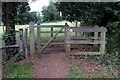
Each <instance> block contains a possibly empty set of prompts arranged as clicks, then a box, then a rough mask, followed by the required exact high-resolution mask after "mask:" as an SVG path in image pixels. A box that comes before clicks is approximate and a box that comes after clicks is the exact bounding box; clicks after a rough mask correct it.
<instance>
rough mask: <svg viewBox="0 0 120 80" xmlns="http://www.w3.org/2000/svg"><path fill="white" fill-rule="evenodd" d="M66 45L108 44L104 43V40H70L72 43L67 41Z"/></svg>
mask: <svg viewBox="0 0 120 80" xmlns="http://www.w3.org/2000/svg"><path fill="white" fill-rule="evenodd" d="M66 43H69V44H106V41H102V40H94V41H92V40H70V41H66Z"/></svg>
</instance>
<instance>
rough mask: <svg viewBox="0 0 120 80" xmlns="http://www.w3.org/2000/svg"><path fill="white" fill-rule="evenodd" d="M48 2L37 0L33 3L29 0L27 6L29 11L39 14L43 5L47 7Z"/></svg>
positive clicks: (48, 0)
mask: <svg viewBox="0 0 120 80" xmlns="http://www.w3.org/2000/svg"><path fill="white" fill-rule="evenodd" d="M49 2H50V0H37V1H35V2H31V0H30V1H29V5H30V8H31V10H30V11H39V12H41V10H42V7H43V6H44V5H46V6H48V5H49Z"/></svg>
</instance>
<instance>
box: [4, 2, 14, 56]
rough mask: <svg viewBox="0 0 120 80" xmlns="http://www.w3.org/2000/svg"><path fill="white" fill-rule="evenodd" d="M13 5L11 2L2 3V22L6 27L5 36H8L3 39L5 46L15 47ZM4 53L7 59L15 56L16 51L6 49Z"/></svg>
mask: <svg viewBox="0 0 120 80" xmlns="http://www.w3.org/2000/svg"><path fill="white" fill-rule="evenodd" d="M14 4H15V3H12V2H4V3H2V11H3V15H2V21H3V23H4V25H5V26H6V32H5V33H6V34H5V35H8V36H7V37H6V38H5V40H4V41H5V45H15V44H16V39H15V15H16V7H15V6H14ZM6 52H7V54H8V57H9V58H11V57H13V56H14V55H15V53H16V49H15V48H14V49H13V48H6Z"/></svg>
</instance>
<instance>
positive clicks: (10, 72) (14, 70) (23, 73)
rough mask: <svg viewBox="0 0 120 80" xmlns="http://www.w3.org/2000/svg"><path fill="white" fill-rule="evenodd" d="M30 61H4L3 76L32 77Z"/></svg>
mask: <svg viewBox="0 0 120 80" xmlns="http://www.w3.org/2000/svg"><path fill="white" fill-rule="evenodd" d="M32 65H33V63H32V62H28V63H25V64H22V65H17V64H13V63H10V62H6V64H4V68H3V77H4V76H8V78H32Z"/></svg>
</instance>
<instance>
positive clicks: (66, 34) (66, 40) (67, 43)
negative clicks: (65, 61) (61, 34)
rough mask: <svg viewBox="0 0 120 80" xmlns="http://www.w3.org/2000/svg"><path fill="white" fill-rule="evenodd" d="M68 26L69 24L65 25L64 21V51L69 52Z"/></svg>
mask: <svg viewBox="0 0 120 80" xmlns="http://www.w3.org/2000/svg"><path fill="white" fill-rule="evenodd" d="M69 30H70V27H69V25H67V23H65V43H64V45H65V52H70V43H69V41H70V31H69Z"/></svg>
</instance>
